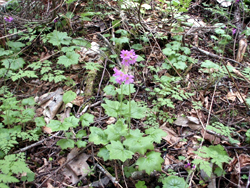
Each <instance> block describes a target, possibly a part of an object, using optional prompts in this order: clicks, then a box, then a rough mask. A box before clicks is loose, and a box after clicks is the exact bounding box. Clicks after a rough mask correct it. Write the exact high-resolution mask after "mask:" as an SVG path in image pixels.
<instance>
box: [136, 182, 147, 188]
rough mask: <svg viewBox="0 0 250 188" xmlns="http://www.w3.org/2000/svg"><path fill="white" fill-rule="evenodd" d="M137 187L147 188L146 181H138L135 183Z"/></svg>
mask: <svg viewBox="0 0 250 188" xmlns="http://www.w3.org/2000/svg"><path fill="white" fill-rule="evenodd" d="M135 187H136V188H147V186H146V185H145V181H138V182H137V183H136V184H135Z"/></svg>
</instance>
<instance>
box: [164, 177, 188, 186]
mask: <svg viewBox="0 0 250 188" xmlns="http://www.w3.org/2000/svg"><path fill="white" fill-rule="evenodd" d="M162 183H163V188H170V187H171V188H188V187H189V186H188V184H187V183H186V181H185V180H184V178H180V177H178V176H168V177H167V178H164V180H163V181H162Z"/></svg>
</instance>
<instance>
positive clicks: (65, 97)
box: [63, 90, 76, 104]
mask: <svg viewBox="0 0 250 188" xmlns="http://www.w3.org/2000/svg"><path fill="white" fill-rule="evenodd" d="M75 98H76V93H75V92H73V91H71V90H70V91H67V92H66V93H64V94H63V102H64V104H67V103H69V102H71V101H73V100H74V99H75Z"/></svg>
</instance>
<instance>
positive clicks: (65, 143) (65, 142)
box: [56, 139, 75, 149]
mask: <svg viewBox="0 0 250 188" xmlns="http://www.w3.org/2000/svg"><path fill="white" fill-rule="evenodd" d="M56 145H57V146H60V147H61V148H62V149H67V148H74V145H75V142H74V140H71V139H61V140H59V141H58V142H57V143H56Z"/></svg>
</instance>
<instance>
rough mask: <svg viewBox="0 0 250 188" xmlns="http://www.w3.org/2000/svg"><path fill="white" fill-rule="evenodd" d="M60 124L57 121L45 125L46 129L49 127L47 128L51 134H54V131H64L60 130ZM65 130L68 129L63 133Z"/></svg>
mask: <svg viewBox="0 0 250 188" xmlns="http://www.w3.org/2000/svg"><path fill="white" fill-rule="evenodd" d="M61 124H62V123H61V122H60V121H58V120H53V119H52V120H50V122H49V124H48V125H47V127H49V128H51V130H52V132H55V131H62V130H64V129H62V127H61ZM66 130H68V128H67V129H65V131H66Z"/></svg>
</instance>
